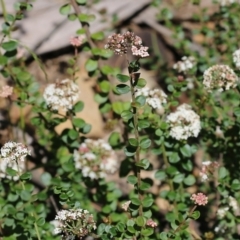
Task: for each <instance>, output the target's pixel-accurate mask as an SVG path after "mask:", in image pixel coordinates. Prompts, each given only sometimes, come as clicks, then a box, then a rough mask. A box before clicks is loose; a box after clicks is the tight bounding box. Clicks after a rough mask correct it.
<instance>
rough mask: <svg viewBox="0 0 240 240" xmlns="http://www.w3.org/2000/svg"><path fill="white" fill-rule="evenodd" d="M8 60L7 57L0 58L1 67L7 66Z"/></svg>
mask: <svg viewBox="0 0 240 240" xmlns="http://www.w3.org/2000/svg"><path fill="white" fill-rule="evenodd" d="M7 61H8V58H7V57H5V56H0V65H2V66H3V65H5V64H7Z"/></svg>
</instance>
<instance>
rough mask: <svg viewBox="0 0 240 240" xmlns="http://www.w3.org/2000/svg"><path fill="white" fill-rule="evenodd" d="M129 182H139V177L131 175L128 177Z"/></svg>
mask: <svg viewBox="0 0 240 240" xmlns="http://www.w3.org/2000/svg"><path fill="white" fill-rule="evenodd" d="M127 182H128V183H130V184H133V185H134V184H136V183H137V177H136V176H134V175H129V176H128V177H127Z"/></svg>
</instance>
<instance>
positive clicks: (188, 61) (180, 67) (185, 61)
mask: <svg viewBox="0 0 240 240" xmlns="http://www.w3.org/2000/svg"><path fill="white" fill-rule="evenodd" d="M195 65H196V60H195V58H194V57H192V56H190V57H186V56H184V57H182V60H181V61H178V62H177V63H175V64H174V65H173V69H176V70H177V71H178V73H181V72H182V73H187V71H188V70H190V69H192V68H193V67H194V66H195Z"/></svg>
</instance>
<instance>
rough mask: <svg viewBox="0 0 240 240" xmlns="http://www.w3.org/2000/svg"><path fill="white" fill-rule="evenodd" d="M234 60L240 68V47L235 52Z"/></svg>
mask: <svg viewBox="0 0 240 240" xmlns="http://www.w3.org/2000/svg"><path fill="white" fill-rule="evenodd" d="M233 62H234V63H235V65H236V67H237V68H238V69H240V49H238V50H236V51H235V52H234V53H233Z"/></svg>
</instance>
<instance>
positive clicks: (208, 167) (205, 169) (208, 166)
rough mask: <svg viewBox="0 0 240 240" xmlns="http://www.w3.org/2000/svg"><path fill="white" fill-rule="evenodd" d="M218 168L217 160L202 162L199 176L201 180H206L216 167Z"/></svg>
mask: <svg viewBox="0 0 240 240" xmlns="http://www.w3.org/2000/svg"><path fill="white" fill-rule="evenodd" d="M218 168H219V163H218V162H216V161H215V162H210V161H205V162H202V169H201V171H200V176H201V178H202V181H203V182H204V181H206V180H208V179H209V177H210V176H213V174H214V172H215V171H216V169H218Z"/></svg>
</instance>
